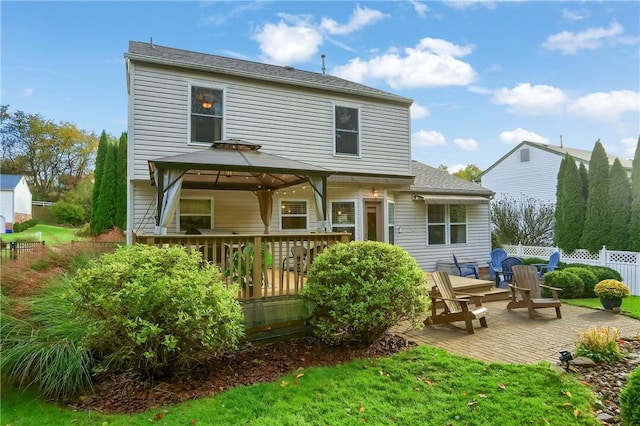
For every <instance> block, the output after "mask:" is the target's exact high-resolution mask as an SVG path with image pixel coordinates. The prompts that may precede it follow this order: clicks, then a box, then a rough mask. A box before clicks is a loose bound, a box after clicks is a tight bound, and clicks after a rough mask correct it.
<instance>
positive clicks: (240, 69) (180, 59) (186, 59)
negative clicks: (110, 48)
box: [125, 41, 413, 104]
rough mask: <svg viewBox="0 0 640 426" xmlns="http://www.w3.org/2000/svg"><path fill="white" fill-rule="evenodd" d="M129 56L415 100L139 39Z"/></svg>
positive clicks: (402, 100)
mask: <svg viewBox="0 0 640 426" xmlns="http://www.w3.org/2000/svg"><path fill="white" fill-rule="evenodd" d="M125 57H126V58H129V59H130V60H132V61H143V62H150V63H157V64H165V65H172V66H177V67H183V68H189V69H199V70H203V71H209V72H215V73H221V74H227V75H233V76H240V77H245V78H254V79H258V80H266V81H277V82H280V83H287V84H292V85H296V86H304V87H310V88H320V89H324V90H331V91H335V92H342V93H349V94H355V95H361V96H369V97H375V98H379V99H386V100H388V101H394V102H400V103H404V104H411V103H413V100H412V99H409V98H405V97H403V96H398V95H395V94H393V93H389V92H385V91H382V90H378V89H375V88H373V87H369V86H365V85H363V84H359V83H354V82H352V81H349V80H344V79H342V78H338V77H333V76H330V75H322V74H321V73H316V72H310V71H302V70H298V69H295V68H293V67H283V66H279V65H269V64H263V63H259V62H252V61H245V60H242V59H234V58H227V57H224V56H217V55H209V54H206V53H197V52H191V51H188V50H181V49H174V48H171V47H165V46H159V45H157V44H153V45H152V44H150V43H145V42H139V41H129V52H127V53H125Z"/></svg>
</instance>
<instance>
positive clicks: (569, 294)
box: [542, 269, 584, 299]
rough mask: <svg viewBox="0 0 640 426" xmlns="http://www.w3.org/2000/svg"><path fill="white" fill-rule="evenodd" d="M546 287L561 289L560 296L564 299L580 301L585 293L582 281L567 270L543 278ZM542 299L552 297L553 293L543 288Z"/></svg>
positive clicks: (553, 272) (552, 272)
mask: <svg viewBox="0 0 640 426" xmlns="http://www.w3.org/2000/svg"><path fill="white" fill-rule="evenodd" d="M542 280H543V281H544V284H545V285H548V286H551V287H557V288H561V289H562V291H561V292H560V294H559V296H560V297H561V298H562V299H578V298H580V297H582V294H583V292H584V283H583V282H582V279H581V278H580V277H579V276H578V275H576V274H574V273H572V272H567V271H566V269H563V270H557V271H551V272H547V273H546V274H544V275H543V276H542ZM542 297H551V291H550V290H549V289H546V288H544V287H542Z"/></svg>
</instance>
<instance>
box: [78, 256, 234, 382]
mask: <svg viewBox="0 0 640 426" xmlns="http://www.w3.org/2000/svg"><path fill="white" fill-rule="evenodd" d="M201 260H202V259H201V256H200V254H199V253H198V252H187V251H186V250H185V249H184V248H183V247H179V246H176V247H172V248H166V249H159V248H156V247H153V246H146V245H142V244H138V245H132V246H124V247H119V248H118V249H116V251H115V252H113V253H108V254H105V255H103V256H102V257H101V258H100V259H99V260H97V261H93V262H92V263H91V265H90V266H89V267H88V268H87V269H84V270H80V271H78V273H77V275H76V277H75V279H74V286H75V289H76V292H77V295H78V296H77V299H76V300H75V302H76V303H75V310H76V312H77V314H78V315H79V316H80V317H83V318H85V319H86V320H87V321H88V322H90V323H91V324H92V328H91V331H90V333H89V338H88V346H89V347H91V348H92V349H94V350H95V352H96V354H97V355H98V356H99V357H100V358H102V362H101V367H102V368H103V369H104V370H106V371H119V370H122V369H127V368H133V369H136V370H138V371H142V372H145V373H147V374H151V375H156V376H157V375H161V374H165V373H167V372H170V370H171V369H172V368H174V367H177V368H179V367H183V366H186V365H188V364H190V363H197V362H200V361H204V360H207V359H209V358H211V357H213V356H216V355H219V354H221V353H223V352H225V351H227V350H229V349H232V348H234V347H235V346H236V345H237V343H238V340H239V338H240V337H241V336H242V334H243V332H244V328H243V321H242V310H241V307H240V304H239V303H238V301H237V300H236V298H235V291H234V289H227V288H226V287H225V285H224V283H223V281H222V276H221V275H220V271H219V270H218V269H217V267H215V266H212V265H210V264H208V263H206V262H205V264H203V265H202V264H201Z"/></svg>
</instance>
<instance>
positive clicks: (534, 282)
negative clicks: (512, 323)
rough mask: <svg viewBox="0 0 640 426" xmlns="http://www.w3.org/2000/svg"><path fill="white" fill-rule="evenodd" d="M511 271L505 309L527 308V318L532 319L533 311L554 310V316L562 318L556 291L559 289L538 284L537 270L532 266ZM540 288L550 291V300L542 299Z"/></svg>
mask: <svg viewBox="0 0 640 426" xmlns="http://www.w3.org/2000/svg"><path fill="white" fill-rule="evenodd" d="M512 270H513V281H514V282H513V284H509V287H510V288H511V301H510V302H509V304H507V309H516V308H527V309H528V310H529V318H533V313H534V310H535V309H540V308H556V316H557V317H558V318H562V314H561V313H560V306H561V305H562V303H561V302H560V299H559V298H558V291H561V290H562V289H561V288H556V287H550V286H546V285H544V284H540V281H539V279H538V269H536V267H535V266H533V265H516V266H514V267H513V268H512ZM540 287H545V288H548V289H549V290H551V295H552V297H551V298H544V299H543V298H542V297H541V295H540Z"/></svg>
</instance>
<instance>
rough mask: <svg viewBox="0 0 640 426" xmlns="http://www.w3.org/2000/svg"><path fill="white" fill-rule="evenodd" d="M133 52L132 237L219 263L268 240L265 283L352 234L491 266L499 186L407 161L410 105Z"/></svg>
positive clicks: (211, 58) (422, 257)
mask: <svg viewBox="0 0 640 426" xmlns="http://www.w3.org/2000/svg"><path fill="white" fill-rule="evenodd" d="M125 58H126V70H127V88H128V93H129V101H128V102H129V108H128V109H129V127H128V143H129V152H128V181H129V182H128V207H129V208H128V218H127V224H128V225H127V237H128V241H129V242H131V241H143V242H145V241H146V242H147V243H152V244H174V243H175V244H183V245H187V246H190V247H195V248H200V249H201V251H202V252H203V255H204V256H205V258H211V260H216V261H219V262H222V263H224V259H235V258H234V253H235V251H234V250H239V251H241V250H242V247H246V246H247V244H249V243H250V241H254V242H255V243H256V244H257V243H260V244H267V245H268V246H269V247H268V250H269V251H270V253H271V255H270V256H269V259H268V260H265V259H264V257H266V256H263V254H264V253H262V252H261V253H260V256H258V255H257V253H256V256H258V257H261V258H262V262H267V263H263V264H262V265H259V264H258V263H256V264H255V265H254V269H253V272H254V273H256V274H257V273H260V272H261V271H262V273H263V274H267V275H269V274H270V276H269V277H268V279H267V280H263V286H264V282H268V285H267V287H270V286H271V284H273V283H277V282H279V281H282V280H285V278H286V277H285V274H283V273H282V271H286V272H291V271H292V270H293V271H294V272H297V271H296V268H299V267H300V266H299V265H298V266H296V264H297V263H296V262H298V260H299V259H295V257H296V255H295V254H294V250H293V247H295V246H304V247H305V252H304V253H303V255H304V256H306V257H307V259H305V260H304V261H306V262H308V261H309V260H310V259H309V258H311V257H312V255H313V249H314V248H319V249H322V247H325V246H326V244H327V243H328V244H331V243H332V242H334V241H342V240H348V239H351V240H377V241H385V242H389V243H393V244H397V245H400V246H402V247H404V248H405V249H406V250H407V251H408V252H409V253H410V254H411V255H412V256H413V257H415V258H416V259H417V260H418V262H419V264H420V266H421V267H422V268H424V269H425V270H434V269H435V268H436V263H437V262H438V261H439V260H441V259H451V253H452V252H455V253H456V255H459V256H460V257H463V258H467V259H476V260H478V261H483V260H485V259H486V258H487V256H488V253H489V251H490V244H491V243H490V227H489V208H488V203H489V198H490V197H491V195H492V192H491V191H489V190H487V189H485V188H482V187H480V186H478V185H475V184H471V183H469V182H466V181H463V180H461V179H458V178H456V177H454V176H451V175H449V174H448V173H445V172H441V171H439V170H436V169H434V168H431V167H429V166H426V165H424V164H421V163H417V162H412V159H411V125H410V120H411V117H410V107H411V104H412V100H411V99H407V98H405V97H402V96H398V95H395V94H392V93H388V92H384V91H381V90H378V89H375V88H372V87H368V86H365V85H362V84H357V83H353V82H350V81H347V80H344V79H341V78H337V77H333V76H330V75H325V74H324V73H315V72H309V71H302V70H298V69H295V68H292V67H286V66H275V65H268V64H262V63H255V62H250V61H245V60H239V59H232V58H226V57H220V56H215V55H209V54H204V53H196V52H191V51H185V50H179V49H173V48H168V47H163V46H158V45H154V44H151V43H144V42H130V44H129V51H128V52H127V53H126V54H125ZM434 162H438V160H437V158H435V159H434ZM243 238H244V239H245V240H244V241H242V239H243ZM251 238H253V240H251ZM213 241H217V243H215V245H214V244H211V245H209V243H210V242H213ZM204 246H206V247H209V251H207V250H205V249H203V247H204ZM211 246H213V248H211ZM238 247H239V248H238ZM220 251H222V252H223V253H222V254H221V253H220ZM216 252H217V253H216ZM290 257H294V259H293V263H288V260H287V259H288V258H290ZM243 261H245V260H243ZM229 263H233V262H229ZM298 263H299V262H298ZM230 267H231V268H232V269H233V268H239V267H241V266H238V265H237V264H232V265H231V266H230ZM303 267H304V266H303ZM249 269H251V266H250V265H249ZM278 269H281V271H280V272H278V271H275V272H274V271H273V270H278ZM227 271H228V267H227ZM265 271H266V272H265ZM232 275H233V272H231V273H228V274H227V276H232ZM287 279H288V278H287ZM276 287H277V286H276ZM277 291H280V290H278V289H276V292H277ZM271 295H273V293H271ZM263 296H264V294H263Z"/></svg>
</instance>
